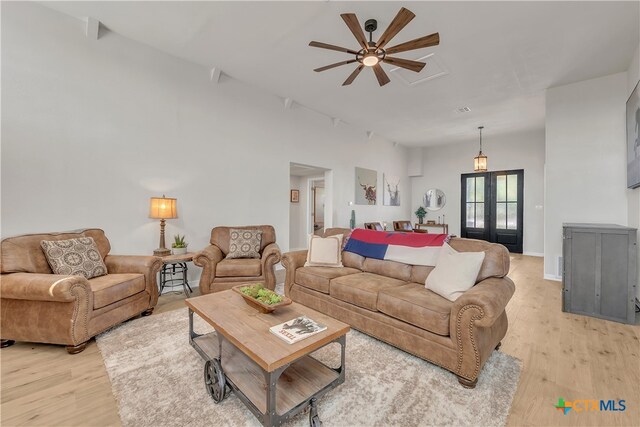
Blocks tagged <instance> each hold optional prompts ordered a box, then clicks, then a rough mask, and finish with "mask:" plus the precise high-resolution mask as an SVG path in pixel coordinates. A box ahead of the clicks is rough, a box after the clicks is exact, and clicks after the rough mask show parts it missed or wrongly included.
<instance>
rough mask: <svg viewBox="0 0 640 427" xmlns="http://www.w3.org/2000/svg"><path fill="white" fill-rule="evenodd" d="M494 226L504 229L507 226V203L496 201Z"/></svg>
mask: <svg viewBox="0 0 640 427" xmlns="http://www.w3.org/2000/svg"><path fill="white" fill-rule="evenodd" d="M496 228H497V229H498V230H504V229H506V228H507V204H506V203H496Z"/></svg>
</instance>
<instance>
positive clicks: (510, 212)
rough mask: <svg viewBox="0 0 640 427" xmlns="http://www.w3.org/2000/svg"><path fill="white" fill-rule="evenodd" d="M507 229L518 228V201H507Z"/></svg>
mask: <svg viewBox="0 0 640 427" xmlns="http://www.w3.org/2000/svg"><path fill="white" fill-rule="evenodd" d="M507 229H508V230H517V229H518V203H517V202H514V203H507Z"/></svg>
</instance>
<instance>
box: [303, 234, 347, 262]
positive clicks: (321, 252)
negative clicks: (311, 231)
mask: <svg viewBox="0 0 640 427" xmlns="http://www.w3.org/2000/svg"><path fill="white" fill-rule="evenodd" d="M304 266H305V267H342V234H337V235H335V236H329V237H320V236H314V235H311V236H310V238H309V251H308V252H307V262H305V263H304Z"/></svg>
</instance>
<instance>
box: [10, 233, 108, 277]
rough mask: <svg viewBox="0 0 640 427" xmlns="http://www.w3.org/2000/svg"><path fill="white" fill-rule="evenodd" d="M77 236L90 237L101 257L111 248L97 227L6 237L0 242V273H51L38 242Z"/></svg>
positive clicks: (75, 237)
mask: <svg viewBox="0 0 640 427" xmlns="http://www.w3.org/2000/svg"><path fill="white" fill-rule="evenodd" d="M79 237H92V238H93V240H94V241H95V242H96V244H97V245H98V251H100V255H102V259H104V257H106V256H107V254H108V253H109V251H110V250H111V246H110V245H109V240H108V239H107V237H106V236H105V235H104V231H102V230H100V229H97V228H90V229H87V230H79V231H70V232H67V233H43V234H25V235H22V236H16V237H7V238H6V239H3V240H2V242H1V243H0V273H3V274H4V273H41V274H51V273H52V272H51V267H50V266H49V263H48V262H47V258H46V257H45V256H44V252H43V251H42V247H41V246H40V242H41V241H43V240H66V239H77V238H79Z"/></svg>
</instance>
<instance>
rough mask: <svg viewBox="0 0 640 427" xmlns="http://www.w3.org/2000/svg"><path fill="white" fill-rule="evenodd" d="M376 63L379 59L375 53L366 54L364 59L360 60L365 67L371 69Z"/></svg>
mask: <svg viewBox="0 0 640 427" xmlns="http://www.w3.org/2000/svg"><path fill="white" fill-rule="evenodd" d="M378 62H380V58H378V55H376V54H375V53H373V52H372V53H367V54H366V55H365V56H364V58H362V63H363V64H364V65H365V66H367V67H373V66H374V65H376V64H377V63H378Z"/></svg>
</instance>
